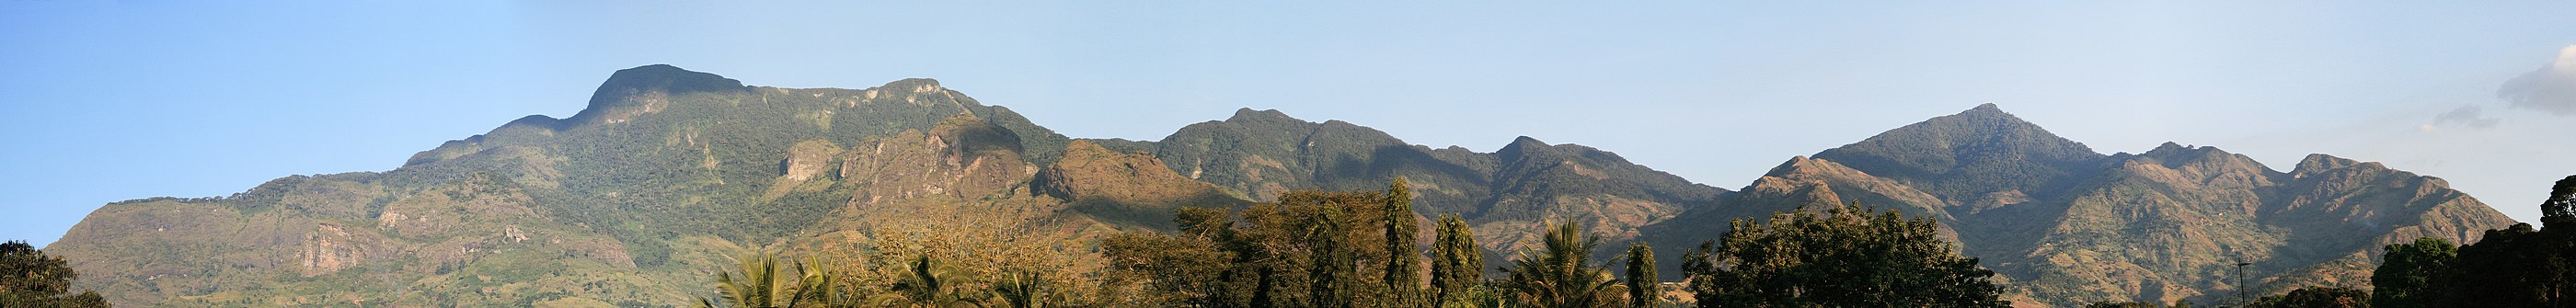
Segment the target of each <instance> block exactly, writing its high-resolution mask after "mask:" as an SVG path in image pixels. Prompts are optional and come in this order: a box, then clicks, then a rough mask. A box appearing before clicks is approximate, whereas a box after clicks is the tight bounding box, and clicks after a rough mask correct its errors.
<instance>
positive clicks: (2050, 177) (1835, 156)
mask: <svg viewBox="0 0 2576 308" xmlns="http://www.w3.org/2000/svg"><path fill="white" fill-rule="evenodd" d="M2101 157H2103V155H2102V154H2101V153H2097V152H2093V149H2091V148H2087V147H2085V146H2084V144H2083V143H2078V142H2075V141H2074V140H2067V139H2066V138H2063V137H2058V136H2057V135H2056V134H2051V133H2049V132H2048V130H2047V129H2043V128H2040V127H2039V125H2038V124H2031V123H2030V122H2028V121H2023V120H2022V119H2021V118H2020V117H2015V116H2013V115H2012V114H2011V113H2005V112H2004V111H2003V109H2002V108H2001V107H1996V106H1995V104H1992V103H1987V104H1980V105H1977V107H1976V108H1971V109H1968V110H1967V111H1962V112H1959V113H1957V114H1951V115H1945V116H1938V117H1933V118H1932V119H1929V120H1924V121H1923V122H1917V123H1914V124H1911V125H1906V126H1904V127H1898V128H1896V129H1890V130H1887V132H1883V133H1879V134H1878V135H1877V136H1871V137H1869V139H1864V140H1861V141H1860V142H1855V143H1852V144H1849V145H1844V146H1842V147H1838V148H1833V149H1829V150H1825V151H1824V152H1818V153H1816V155H1815V156H1814V158H1817V159H1824V160H1829V161H1834V162H1838V163H1842V164H1843V165H1845V166H1848V167H1851V168H1852V169H1856V170H1860V171H1862V172H1867V173H1869V174H1874V175H1880V176H1887V177H1893V178H1898V179H1902V180H1904V181H1908V182H1914V183H1924V184H1925V185H1929V186H1949V187H1934V188H1933V189H1934V190H1938V191H1947V192H1951V194H1948V195H1944V196H1943V197H1948V198H1961V199H1966V198H1971V197H1974V196H1982V195H1984V194H1985V193H1987V192H1991V191H2003V190H2026V191H2036V190H2039V188H2041V187H2042V186H2047V185H2052V184H2056V183H2055V181H2056V180H2058V179H2059V178H2061V177H2064V176H2067V175H2072V174H2073V173H2079V172H2083V170H2082V169H2083V167H2082V165H2084V164H2085V163H2086V162H2090V161H2093V160H2095V159H2099V158H2101ZM2005 173H2016V174H2013V175H2010V176H2006V174H2005Z"/></svg>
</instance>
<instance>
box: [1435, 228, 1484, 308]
mask: <svg viewBox="0 0 2576 308" xmlns="http://www.w3.org/2000/svg"><path fill="white" fill-rule="evenodd" d="M1437 235H1438V236H1437V238H1435V239H1433V240H1432V244H1431V246H1432V248H1431V249H1432V250H1431V255H1432V256H1431V287H1432V288H1433V289H1435V291H1436V292H1438V293H1436V294H1435V295H1434V296H1433V298H1434V299H1433V302H1435V303H1438V304H1439V305H1441V306H1443V307H1447V306H1449V305H1451V304H1460V303H1466V302H1469V301H1470V300H1469V298H1471V297H1472V296H1470V295H1469V290H1468V289H1470V288H1479V287H1483V286H1484V285H1485V254H1484V252H1483V251H1482V250H1480V249H1479V248H1477V246H1476V234H1475V230H1474V229H1472V228H1468V227H1467V221H1466V220H1464V219H1459V218H1458V215H1443V216H1441V217H1440V230H1438V233H1437ZM1483 294H1490V292H1487V293H1483Z"/></svg>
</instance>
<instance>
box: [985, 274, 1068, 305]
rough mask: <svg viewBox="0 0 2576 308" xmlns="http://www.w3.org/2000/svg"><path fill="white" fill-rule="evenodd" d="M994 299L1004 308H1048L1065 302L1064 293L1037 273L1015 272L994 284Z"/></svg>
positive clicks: (1044, 275) (1043, 275) (1003, 276)
mask: <svg viewBox="0 0 2576 308" xmlns="http://www.w3.org/2000/svg"><path fill="white" fill-rule="evenodd" d="M993 297H994V298H996V299H999V300H1000V301H999V302H1001V304H1002V305H1001V306H1002V307H1003V308H1047V307H1055V306H1056V304H1055V303H1058V302H1063V301H1064V293H1061V292H1059V291H1058V290H1056V286H1055V284H1053V283H1050V282H1048V281H1047V280H1046V274H1045V273H1041V272H1037V271H1013V272H1011V273H1008V274H1004V275H1002V279H1001V280H999V281H994V282H993Z"/></svg>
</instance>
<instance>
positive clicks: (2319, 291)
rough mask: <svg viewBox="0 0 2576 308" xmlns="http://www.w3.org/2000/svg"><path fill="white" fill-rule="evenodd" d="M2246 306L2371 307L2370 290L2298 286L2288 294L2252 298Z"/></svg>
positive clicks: (2277, 307) (2264, 307)
mask: <svg viewBox="0 0 2576 308" xmlns="http://www.w3.org/2000/svg"><path fill="white" fill-rule="evenodd" d="M2246 307H2248V308H2363V307H2371V305H2370V292H2363V291H2361V290H2354V289H2351V288H2299V289H2298V290H2291V291H2290V293H2289V294H2282V295H2274V296H2266V297H2263V298H2262V299H2258V300H2254V303H2253V304H2250V305H2246Z"/></svg>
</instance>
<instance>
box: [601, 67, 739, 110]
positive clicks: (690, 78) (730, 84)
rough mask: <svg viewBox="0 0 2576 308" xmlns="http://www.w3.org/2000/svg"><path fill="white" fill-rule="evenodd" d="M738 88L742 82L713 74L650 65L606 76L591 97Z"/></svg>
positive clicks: (618, 71)
mask: <svg viewBox="0 0 2576 308" xmlns="http://www.w3.org/2000/svg"><path fill="white" fill-rule="evenodd" d="M742 88H743V86H742V81H740V80H733V79H732V78H725V77H724V76H718V75H716V74H710V73H704V72H698V71H691V70H687V69H681V68H680V67H678V66H671V65H669V64H654V65H645V66H637V67H635V68H629V69H622V70H617V73H615V74H609V75H608V82H604V83H601V84H600V85H599V92H598V93H595V94H612V93H614V92H611V91H612V90H627V89H635V90H661V91H663V92H668V93H672V94H678V93H687V92H717V91H738V90H742ZM598 98H599V96H593V97H592V100H593V101H597V99H598Z"/></svg>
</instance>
